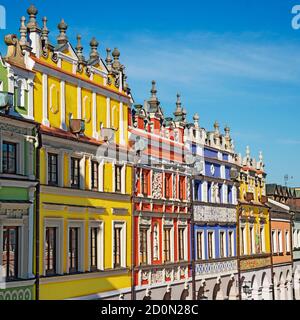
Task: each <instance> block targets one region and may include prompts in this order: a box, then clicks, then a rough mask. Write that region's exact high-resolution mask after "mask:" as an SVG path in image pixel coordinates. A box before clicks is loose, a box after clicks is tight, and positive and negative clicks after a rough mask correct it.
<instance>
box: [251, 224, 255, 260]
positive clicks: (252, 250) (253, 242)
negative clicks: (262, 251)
mask: <svg viewBox="0 0 300 320" xmlns="http://www.w3.org/2000/svg"><path fill="white" fill-rule="evenodd" d="M249 236H250V238H251V242H250V243H251V248H250V251H251V254H255V253H256V248H255V235H254V225H250V226H249Z"/></svg>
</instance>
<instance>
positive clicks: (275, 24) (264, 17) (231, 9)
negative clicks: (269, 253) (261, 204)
mask: <svg viewBox="0 0 300 320" xmlns="http://www.w3.org/2000/svg"><path fill="white" fill-rule="evenodd" d="M262 2H263V3H262ZM31 3H34V4H35V5H36V6H37V8H38V10H39V14H38V18H39V20H40V21H41V19H42V17H43V16H47V17H48V28H49V29H50V30H51V33H50V38H51V39H52V41H53V42H55V37H56V36H57V34H58V31H57V24H58V22H59V20H60V19H61V18H64V19H65V21H66V23H67V24H68V26H69V28H68V31H67V34H68V36H69V39H70V40H71V42H72V43H75V38H76V34H77V33H80V34H81V35H82V37H83V44H84V47H85V53H86V54H88V52H89V41H90V39H91V38H92V37H93V36H95V37H96V38H97V39H98V41H99V43H100V46H99V51H100V53H101V55H102V57H105V48H106V47H110V48H114V47H118V48H119V50H120V51H121V57H120V60H121V63H123V64H124V65H125V66H126V72H127V74H128V82H129V84H130V87H131V88H132V92H133V94H134V98H135V102H136V103H141V102H142V101H143V100H144V99H145V98H148V97H149V90H150V86H151V80H153V79H154V80H156V81H157V88H158V95H159V98H160V101H161V103H162V106H163V108H164V111H165V113H166V114H170V113H171V112H173V111H174V109H175V100H176V93H177V92H180V93H181V95H182V102H183V104H184V106H185V107H186V109H187V110H188V117H189V120H190V121H191V119H192V116H193V114H194V113H195V112H198V114H199V116H200V125H201V126H203V127H205V128H207V129H211V128H212V126H213V123H214V121H215V120H218V122H219V123H220V125H221V127H225V125H226V124H228V125H229V126H230V128H231V133H232V137H233V139H234V141H235V146H236V151H237V152H238V153H243V154H244V153H245V148H246V146H247V145H249V146H250V148H251V153H252V155H253V156H258V152H259V151H260V150H262V151H263V154H264V159H265V162H266V171H267V173H268V182H270V183H272V182H276V183H281V184H283V183H284V180H283V177H284V175H285V174H289V175H290V176H293V177H294V178H293V179H292V180H291V181H290V182H289V185H291V186H292V185H297V186H300V170H299V159H300V130H299V118H300V108H299V106H300V55H299V52H300V30H297V31H296V30H293V29H292V27H291V19H292V17H293V15H292V14H291V9H292V7H293V5H295V4H300V0H294V1H289V0H273V1H268V0H265V1H262V0H260V1H259V0H251V1H246V0H239V1H236V0H215V1H208V0H207V1H206V0H205V1H204V0H202V1H199V0H198V1H185V2H183V1H182V2H179V1H178V2H175V1H168V0H167V1H162V0H160V1H157V0H151V1H147V2H146V1H119V0H113V1H99V0H98V1H94V0H90V1H88V2H86V3H85V2H81V5H80V9H79V8H78V6H76V5H74V4H73V2H72V1H68V0H64V1H61V2H59V3H54V2H50V1H42V0H39V1H38V0H36V1H25V0H6V1H2V2H0V4H2V5H4V6H5V8H6V15H7V30H0V33H1V34H0V36H1V37H2V38H3V36H4V35H5V34H6V33H16V32H18V29H19V18H20V17H21V16H22V15H25V16H27V14H26V9H27V7H28V6H29V4H31ZM0 50H1V52H2V53H3V52H5V47H4V45H3V42H1V44H0Z"/></svg>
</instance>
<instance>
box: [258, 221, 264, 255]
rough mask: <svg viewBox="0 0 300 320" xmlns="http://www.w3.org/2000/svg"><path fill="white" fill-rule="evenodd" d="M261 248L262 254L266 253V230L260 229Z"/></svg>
mask: <svg viewBox="0 0 300 320" xmlns="http://www.w3.org/2000/svg"><path fill="white" fill-rule="evenodd" d="M259 241H260V244H259V247H260V252H261V253H263V252H265V228H264V227H260V232H259Z"/></svg>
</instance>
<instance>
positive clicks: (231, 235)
mask: <svg viewBox="0 0 300 320" xmlns="http://www.w3.org/2000/svg"><path fill="white" fill-rule="evenodd" d="M229 243H230V244H231V252H230V251H229V247H228V256H229V255H230V257H234V256H235V254H234V251H235V247H234V244H235V241H234V231H233V230H229V231H228V244H229Z"/></svg>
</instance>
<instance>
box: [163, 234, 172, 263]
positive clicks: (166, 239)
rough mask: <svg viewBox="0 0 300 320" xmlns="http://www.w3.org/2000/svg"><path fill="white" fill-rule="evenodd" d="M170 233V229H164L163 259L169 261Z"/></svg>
mask: <svg viewBox="0 0 300 320" xmlns="http://www.w3.org/2000/svg"><path fill="white" fill-rule="evenodd" d="M170 235H171V229H170V228H165V229H164V261H165V262H170V261H171V243H170V240H171V238H170Z"/></svg>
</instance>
